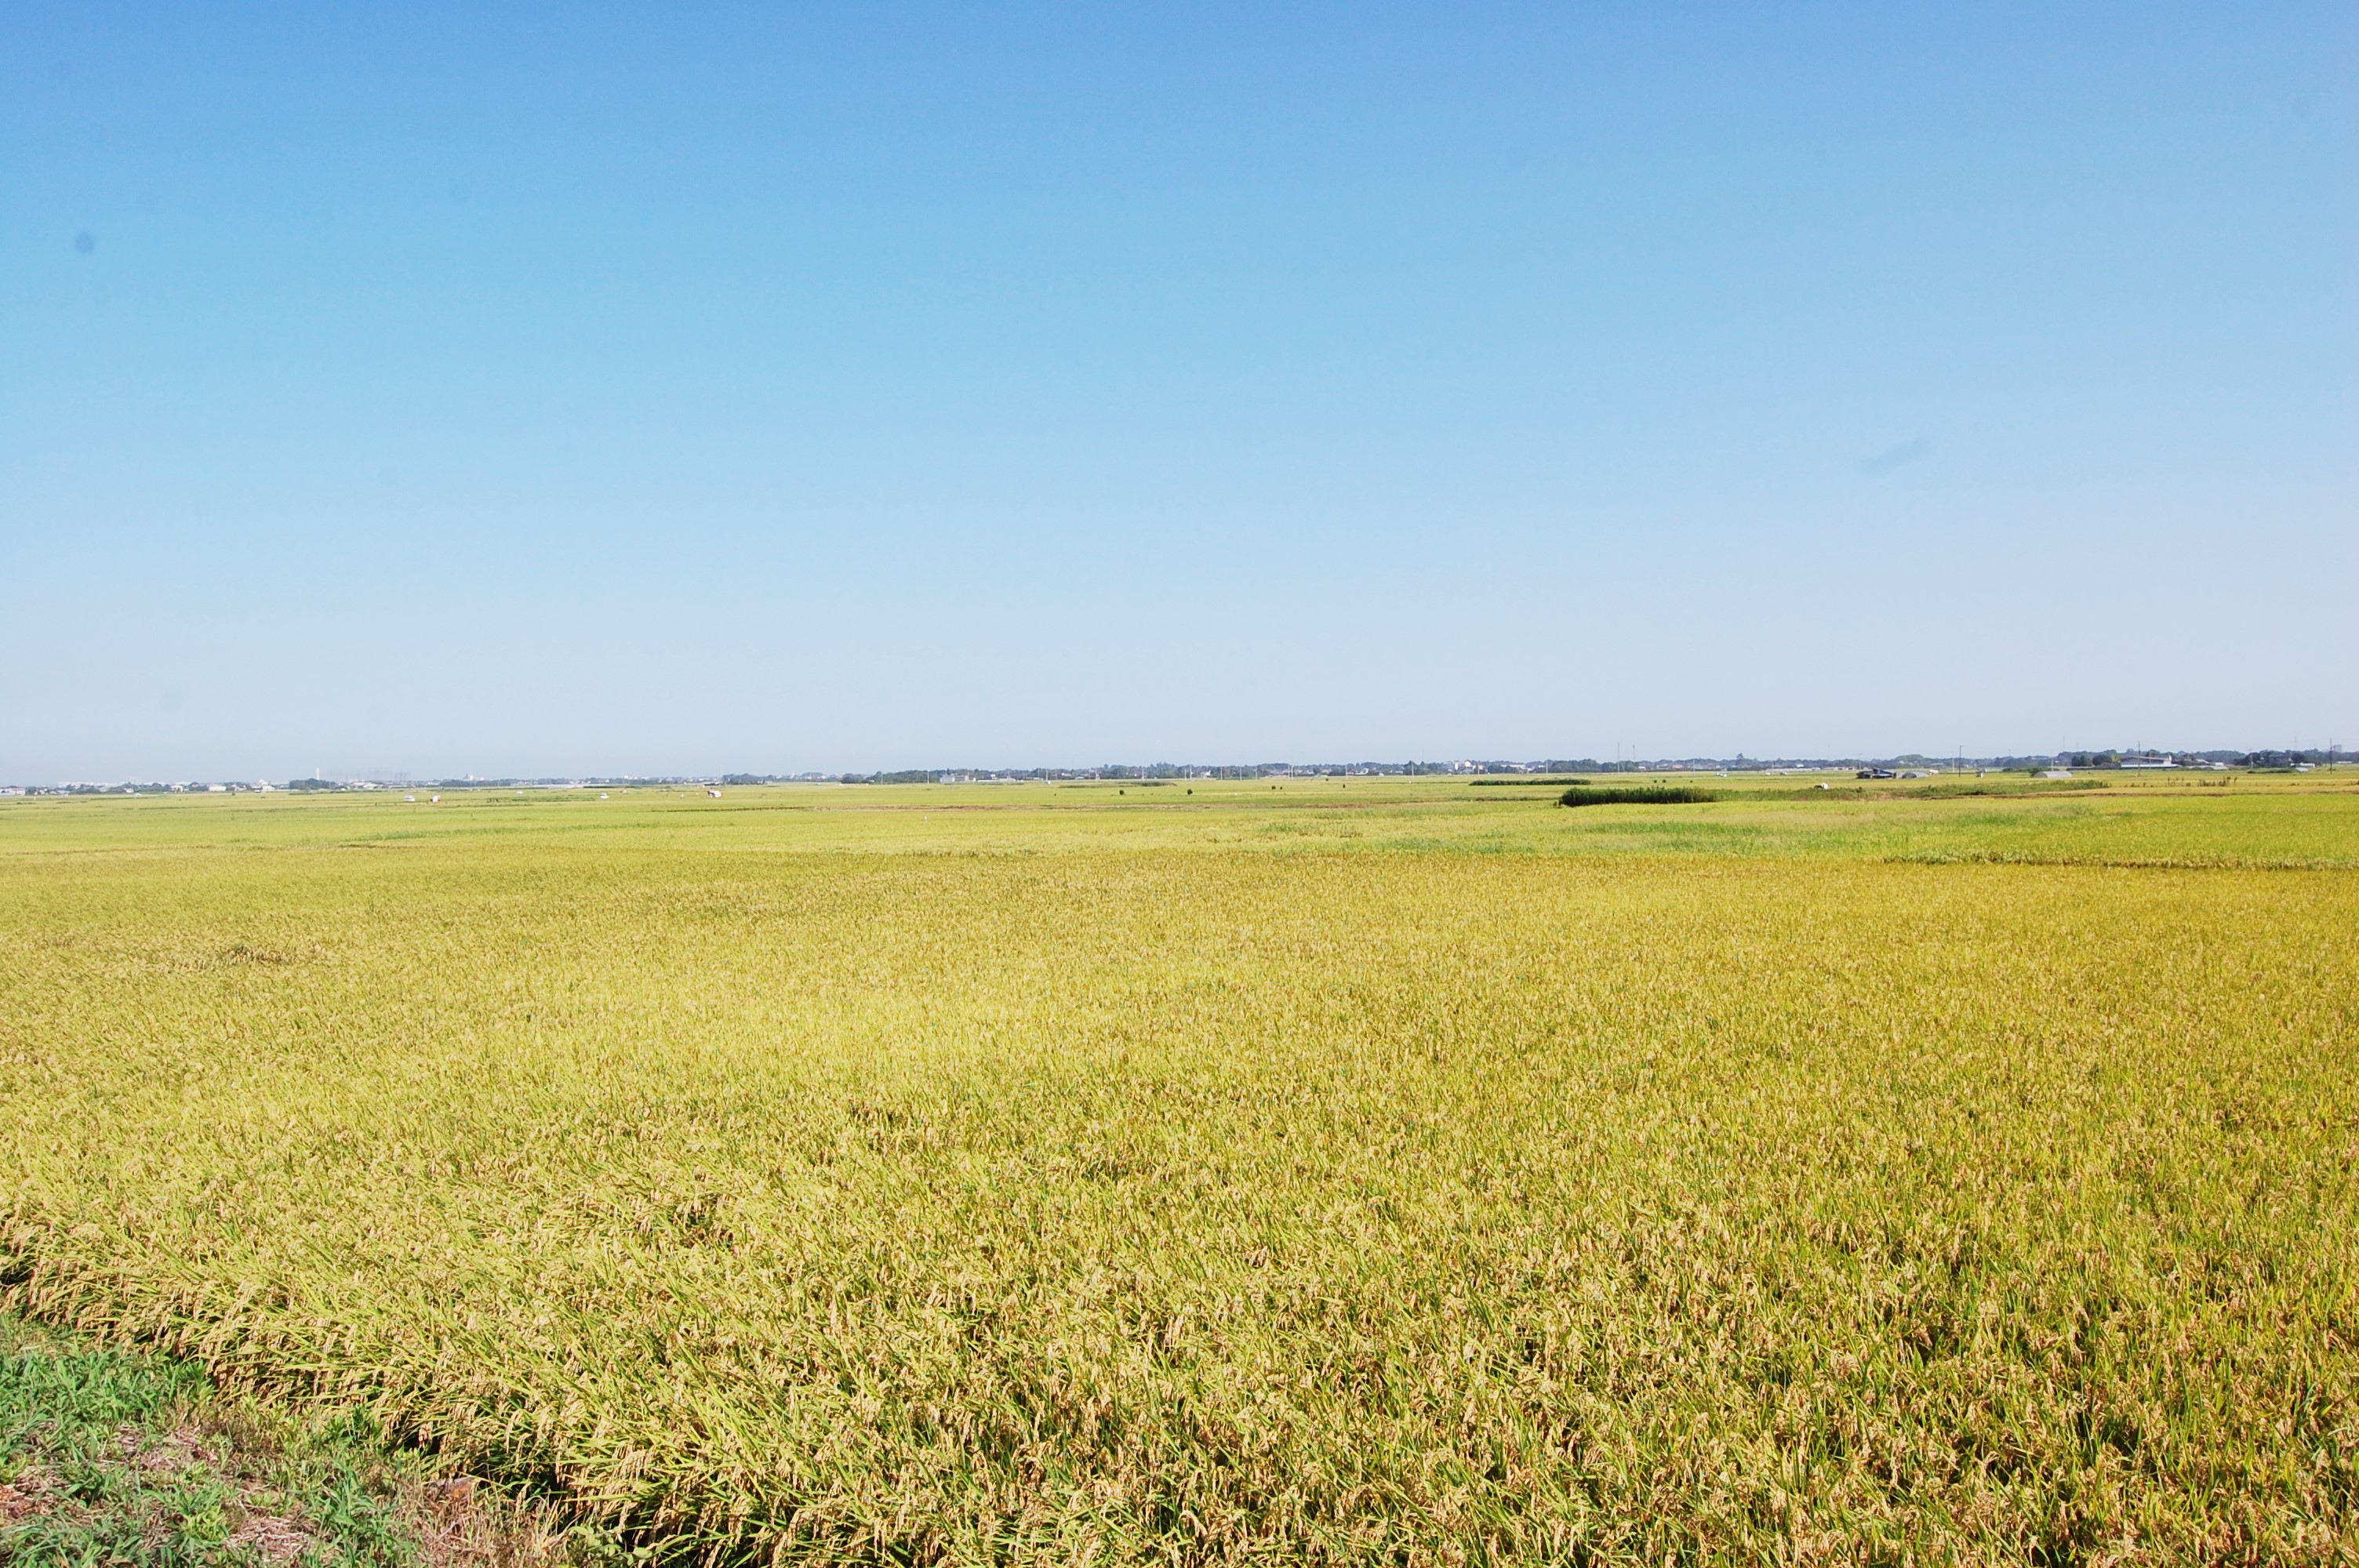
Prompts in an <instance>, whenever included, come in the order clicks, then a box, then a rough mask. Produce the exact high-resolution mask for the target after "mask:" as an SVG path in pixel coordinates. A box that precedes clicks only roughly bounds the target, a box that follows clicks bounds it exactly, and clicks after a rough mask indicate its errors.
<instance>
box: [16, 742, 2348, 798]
mask: <svg viewBox="0 0 2359 1568" xmlns="http://www.w3.org/2000/svg"><path fill="white" fill-rule="evenodd" d="M2344 761H2345V759H2344V756H2343V748H2342V747H2340V746H2329V747H2326V748H2324V749H2322V750H2321V749H2314V748H2313V749H2308V750H2295V749H2288V750H2283V751H2261V752H2235V751H2214V752H2153V751H2141V750H2127V751H2106V752H2054V753H2050V754H2047V755H2036V756H2006V757H1967V756H1954V757H1927V756H1922V755H1919V753H1917V752H1908V753H1907V754H1905V755H1902V756H1897V757H1877V758H1861V757H1780V758H1763V757H1747V756H1745V755H1743V754H1741V753H1740V754H1739V755H1737V756H1734V757H1656V758H1646V759H1640V758H1616V759H1614V760H1613V761H1610V762H1601V761H1599V760H1598V759H1596V758H1594V757H1549V758H1546V759H1542V760H1538V761H1527V762H1507V761H1503V760H1498V759H1483V760H1476V759H1461V760H1459V761H1456V762H1309V763H1305V762H1245V763H1223V764H1219V765H1214V766H1203V765H1198V764H1193V763H1182V762H1151V763H1146V764H1142V765H1139V766H1131V765H1129V764H1126V763H1108V764H1106V765H1105V766H1103V767H1094V768H904V769H897V770H895V771H892V772H888V773H718V774H705V775H692V774H677V775H672V774H667V775H663V776H660V777H655V776H640V775H635V774H624V775H618V776H608V777H590V776H582V777H575V778H529V779H527V778H496V779H494V778H475V777H473V776H466V777H461V778H449V779H412V778H410V777H409V776H408V774H406V773H400V772H397V771H395V770H391V769H376V770H370V771H368V772H367V773H364V774H344V775H335V776H328V775H321V774H315V775H313V776H312V777H310V778H299V779H288V780H286V781H285V782H283V783H278V784H272V783H270V782H268V781H266V780H258V779H232V780H215V781H210V782H200V781H192V780H187V779H182V780H179V781H175V782H169V783H167V782H162V781H158V780H117V781H113V782H108V783H87V782H82V783H66V784H0V795H274V794H280V793H291V794H305V793H310V792H317V791H322V790H328V791H335V790H354V791H374V790H401V791H405V792H415V791H418V790H421V789H424V790H432V791H436V792H449V791H454V790H482V789H505V790H523V789H632V788H648V787H659V786H669V787H675V788H677V787H682V786H702V787H704V788H707V789H718V788H721V787H723V786H724V785H745V784H1086V783H1093V782H1102V781H1117V780H1120V781H1128V782H1133V783H1146V784H1158V783H1179V782H1181V781H1184V780H1190V779H1233V780H1246V779H1288V778H1306V779H1318V778H1347V779H1349V778H1386V777H1393V778H1398V777H1402V776H1405V775H1406V776H1423V775H1429V774H1436V773H1440V774H1464V775H1467V776H1470V777H1496V778H1503V779H1504V778H1514V777H1517V776H1519V775H1535V774H1544V775H1551V776H1553V775H1560V774H1575V773H1580V774H1592V775H1594V774H1610V773H1654V774H1663V773H1712V774H1731V775H1733V774H1737V773H1766V774H1795V775H1803V774H1811V773H1852V774H1854V775H1856V776H1857V777H1860V778H1870V779H1886V778H1889V779H1912V778H1932V777H1938V776H1940V775H1941V774H1943V773H1967V772H1970V773H2033V774H2045V775H2048V776H2051V777H2064V776H2070V775H2071V774H2073V773H2098V772H2105V771H2118V772H2159V771H2163V770H2171V769H2187V770H2203V771H2208V772H2227V771H2230V770H2243V771H2247V772H2277V773H2309V772H2311V771H2313V770H2315V769H2318V768H2321V767H2326V768H2333V767H2341V766H2343V764H2344Z"/></svg>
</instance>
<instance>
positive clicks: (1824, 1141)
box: [0, 774, 2359, 1563]
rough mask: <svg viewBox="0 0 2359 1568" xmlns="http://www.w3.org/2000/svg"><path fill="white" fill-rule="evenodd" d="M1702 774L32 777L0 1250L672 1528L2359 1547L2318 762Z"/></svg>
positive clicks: (228, 1349)
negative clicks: (1761, 778)
mask: <svg viewBox="0 0 2359 1568" xmlns="http://www.w3.org/2000/svg"><path fill="white" fill-rule="evenodd" d="M1711 782H1712V784H1713V786H1714V787H1715V788H1724V789H1730V790H1732V791H1733V792H1734V794H1733V796H1732V797H1731V798H1726V799H1723V800H1719V801H1716V802H1713V803H1711V804H1705V805H1689V806H1593V807H1589V808H1585V809H1582V810H1580V811H1566V810H1562V809H1560V808H1558V807H1556V806H1554V805H1553V795H1554V793H1555V792H1554V791H1530V792H1518V791H1516V790H1513V789H1498V788H1491V789H1484V790H1473V789H1470V788H1468V787H1467V786H1465V785H1464V784H1458V783H1448V782H1416V783H1410V782H1405V781H1393V782H1385V781H1375V780H1354V781H1352V783H1351V784H1350V786H1349V787H1348V788H1346V787H1344V786H1343V785H1342V784H1339V783H1337V782H1334V781H1325V782H1319V783H1312V782H1310V781H1301V780H1295V781H1285V782H1284V783H1283V784H1282V785H1277V786H1274V785H1273V784H1271V783H1270V782H1269V781H1264V782H1261V783H1256V784H1205V783H1196V784H1190V785H1171V786H1163V787H1157V788H1141V787H1138V786H1136V785H1131V786H1125V788H1126V793H1121V794H1117V793H1116V786H1113V785H1101V786H1088V787H1081V788H1071V789H1057V788H1050V787H1022V788H1016V787H995V786H962V787H953V788H934V789H884V788H875V789H870V788H779V789H775V790H763V791H729V792H726V794H725V795H724V798H723V799H721V800H718V801H714V800H708V799H706V798H704V797H703V795H702V793H701V791H700V792H697V793H696V794H695V795H685V794H680V793H676V792H662V791H640V792H614V798H612V799H609V800H601V799H599V798H597V797H596V795H594V794H591V795H582V794H572V795H538V794H537V795H532V796H527V797H521V798H519V797H516V796H498V797H495V796H490V795H481V794H473V795H452V796H449V797H446V800H445V802H444V803H443V804H442V805H441V806H430V805H427V804H423V803H421V804H417V805H411V804H408V803H406V802H403V801H401V800H400V799H399V798H398V797H397V796H394V797H384V796H377V797H361V796H350V795H346V796H336V797H331V798H323V799H315V800H294V799H269V800H256V799H252V798H235V799H231V800H227V801H223V800H218V799H216V800H178V801H156V800H141V801H60V800H49V799H36V800H25V801H12V802H0V914H5V921H6V931H7V934H8V935H7V943H8V947H7V951H8V955H9V956H8V961H7V963H6V964H5V966H0V1286H4V1287H5V1291H4V1292H0V1305H6V1306H15V1307H17V1308H20V1309H24V1310H28V1311H30V1312H33V1313H35V1314H39V1315H42V1316H45V1317H47V1318H49V1319H50V1320H52V1321H54V1322H58V1323H60V1324H62V1325H71V1326H73V1327H76V1328H79V1329H81V1330H83V1331H85V1332H89V1333H92V1334H95V1335H98V1336H103V1337H109V1338H113V1339H115V1340H118V1341H124V1342H131V1341H141V1342H147V1343H155V1344H160V1345H163V1346H168V1347H169V1348H171V1349H173V1350H176V1351H179V1352H182V1353H190V1354H194V1355H197V1356H200V1357H203V1358H204V1359H205V1360H206V1361H207V1362H208V1363H209V1364H210V1365H211V1366H212V1368H214V1369H215V1370H216V1372H217V1373H218V1374H219V1375H221V1376H223V1378H224V1379H227V1380H229V1381H231V1382H233V1383H242V1384H246V1385H251V1386H255V1387H258V1388H262V1389H265V1390H273V1391H277V1392H285V1393H294V1394H301V1395H306V1396H310V1397H315V1398H323V1399H328V1400H350V1401H354V1402H360V1403H364V1404H366V1405H368V1406H370V1407H372V1408H373V1409H374V1411H375V1412H376V1413H377V1414H378V1415H379V1416H381V1417H382V1418H383V1419H384V1420H386V1422H389V1423H390V1424H391V1426H392V1427H393V1428H394V1429H395V1430H397V1431H398V1432H401V1433H408V1434H410V1435H412V1436H414V1437H416V1438H419V1439H420V1440H423V1441H425V1442H428V1443H431V1444H441V1445H444V1446H446V1447H448V1448H450V1449H451V1450H454V1451H456V1452H457V1453H458V1454H461V1455H462V1456H463V1457H464V1458H465V1459H466V1461H467V1462H468V1463H470V1464H472V1465H475V1466H477V1467H479V1468H480V1469H483V1470H485V1471H488V1472H491V1473H495V1474H497V1475H499V1476H505V1477H508V1478H510V1479H513V1480H516V1481H518V1482H521V1483H530V1484H538V1485H540V1486H543V1487H554V1488H561V1489H562V1490H564V1491H565V1492H568V1493H570V1494H571V1496H573V1497H574V1498H577V1499H579V1500H580V1501H581V1502H582V1504H583V1505H584V1506H585V1507H587V1508H589V1509H594V1510H601V1511H603V1512H604V1513H606V1514H607V1515H609V1516H610V1517H613V1518H614V1519H617V1520H619V1521H620V1522H623V1523H625V1524H626V1525H628V1526H631V1527H634V1528H639V1529H645V1530H650V1531H652V1532H654V1533H653V1534H652V1535H651V1537H650V1539H654V1540H658V1541H660V1542H661V1543H662V1544H663V1546H664V1547H665V1549H666V1550H669V1551H696V1552H715V1553H738V1554H744V1555H747V1556H754V1555H767V1556H775V1557H777V1558H779V1559H784V1560H811V1561H831V1562H832V1561H840V1560H843V1558H845V1557H847V1556H850V1557H855V1558H858V1557H865V1558H871V1559H877V1560H891V1561H899V1562H908V1561H948V1562H961V1563H968V1562H983V1561H1003V1562H1004V1561H1027V1560H1036V1559H1037V1560H1043V1561H1045V1560H1056V1561H1060V1562H1064V1561H1073V1562H1096V1563H1124V1562H1148V1561H1155V1562H1198V1561H1210V1560H1222V1561H1231V1560H1234V1561H1266V1562H1271V1563H1281V1562H1283V1563H1299V1562H1303V1561H1343V1560H1348V1561H1355V1562H1356V1561H1392V1562H1403V1563H1428V1562H1432V1563H1443V1562H1448V1563H1461V1562H1470V1561H1476V1560H1488V1561H1503V1560H1515V1561H1560V1562H1567V1563H1571V1562H1608V1561H1629V1562H1634V1563H1635V1562H1647V1563H1662V1562H1664V1561H1666V1560H1667V1559H1669V1560H1676V1561H1681V1562H1689V1563H1693V1562H1703V1561H1778V1560H1786V1561H1802V1560H1822V1559H1823V1560H1836V1561H1877V1562H1892V1563H1899V1562H1907V1561H1914V1562H1938V1561H1945V1560H1963V1561H1984V1562H1993V1563H1999V1562H2008V1563H2013V1562H2024V1561H2049V1562H2066V1561H2071V1562H2081V1561H2089V1562H2095V1561H2120V1562H2156V1563H2162V1562H2185V1561H2202V1560H2213V1561H2234V1562H2252V1563H2259V1562H2275V1561H2292V1560H2303V1559H2307V1560H2318V1561H2347V1560H2348V1559H2349V1558H2350V1556H2351V1555H2352V1553H2353V1552H2354V1550H2359V1545H2354V1541H2359V1537H2354V1510H2359V1294H2354V1280H2355V1279H2359V1276H2354V1263H2359V1239H2354V1237H2359V1188H2355V1187H2354V1179H2359V1170H2354V1167H2359V1082H2354V1076H2359V1061H2354V1043H2355V1042H2354V1022H2359V1020H2354V1012H2359V941H2354V932H2359V876H2354V871H2355V870H2359V791H2354V790H2352V789H2351V788H2350V787H2349V786H2348V785H2347V784H2344V783H2343V782H2341V781H2339V780H2338V779H2336V778H2334V777H2332V776H2331V775H2325V774H2321V775H2317V776H2315V777H2313V778H2311V779H2308V780H2303V781H2299V783H2294V784H2271V783H2269V782H2267V781H2262V780H2254V779H2239V780H2238V781H2237V782H2236V783H2235V784H2234V785H2233V786H2231V787H2224V788H2203V787H2195V785H2194V784H2193V782H2192V781H2173V782H2172V783H2171V784H2169V785H2168V786H2167V787H2166V786H2165V785H2161V784H2155V785H2146V784H2139V785H2127V784H2125V785H2124V786H2122V787H2116V788H2114V789H2107V790H2098V791H2081V792H2077V793H2075V792H2064V791H2057V790H2049V791H2045V792H2040V791H2037V790H2028V791H2027V789H2017V790H2015V791H2014V792H2013V793H2006V794H1995V795H1946V796H1945V795H1942V794H1940V792H1937V791H1933V790H1930V789H1917V790H1907V789H1889V790H1886V791H1884V792H1883V793H1881V794H1877V795H1864V794H1857V793H1854V792H1853V791H1852V789H1851V788H1850V784H1849V781H1843V782H1844V784H1845V786H1846V787H1845V788H1844V789H1843V790H1841V791H1827V792H1815V793H1814V792H1811V791H1810V790H1809V788H1808V784H1807V781H1805V782H1804V783H1803V784H1802V785H1801V786H1800V787H1799V788H1796V787H1793V786H1792V785H1791V784H1789V783H1788V782H1785V781H1781V782H1779V783H1778V784H1776V785H1775V786H1762V785H1757V784H1744V783H1742V782H1739V783H1736V784H1729V783H1726V782H1724V781H1718V780H1714V781H1711ZM1190 789H1192V791H1193V792H1194V793H1192V794H1190V793H1186V792H1187V791H1188V790H1190Z"/></svg>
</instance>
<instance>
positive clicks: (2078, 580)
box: [0, 0, 2359, 781]
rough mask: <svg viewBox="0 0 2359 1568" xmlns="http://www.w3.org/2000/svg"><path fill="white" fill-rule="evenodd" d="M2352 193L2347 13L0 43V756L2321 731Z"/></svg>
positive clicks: (2348, 502) (1824, 11) (2355, 287)
mask: <svg viewBox="0 0 2359 1568" xmlns="http://www.w3.org/2000/svg"><path fill="white" fill-rule="evenodd" d="M1674 13H1676V14H1674ZM2354 152H2359V13H2354V12H2353V11H2352V10H2351V8H2350V7H2348V6H2347V5H2315V6H2259V7H2236V8H2230V7H2220V6H2209V7H2196V6H2187V7H2162V6H2151V5H2140V6H2128V5H2125V6H2120V7H2114V8H2096V7H2069V8H2061V9H2060V8H2057V7H2051V6H2037V7H2035V6H2025V7H2020V8H2012V9H2010V8H2007V7H2004V6H1998V5H1990V6H1973V7H1964V6H1961V7H1952V8H1949V9H1947V10H1940V9H1936V8H1931V7H1897V6H1858V7H1845V6H1784V7H1774V8H1773V7H1761V8H1695V9H1680V8H1672V7H1648V6H1637V5H1626V6H1606V7H1573V6H1560V7H1517V6H1504V5H1503V6H1487V7H1474V6H1440V5H1436V6H1431V7H1424V8H1411V7H1394V6H1366V5H1352V6H1344V5H1329V6H1312V5H1295V6H1283V7H1271V6H1266V5H1256V6H1235V7H1219V6H1210V5H1207V6H1189V7H1179V6H1173V7H1168V8H1156V9H1149V8H1121V7H1111V6H1101V7H1080V6H1075V7H1071V8H1061V9H1047V8H1018V7H1013V6H1010V7H1001V8H984V7H971V8H970V7H961V8H949V7H943V8H928V7H893V6H863V7H835V8H827V9H811V10H794V9H788V8H779V7H769V6H763V7H750V6H749V7H745V8H742V9H736V8H725V7H718V6H705V7H670V8H658V7H652V6H650V7H645V8H625V7H619V6H602V5H566V6H562V7H560V6H548V7H541V8H535V7H527V6H500V5H494V6H463V7H461V6H450V7H442V6H434V5H418V6H409V7H379V8H365V9H364V8H362V7H343V8H336V7H322V6H317V5H310V6H294V5H289V6H287V7H285V8H281V9H272V8H266V7H260V6H229V5H204V6H183V7H174V6H168V5H147V6H121V7H114V6H92V5H72V6H67V5H46V4H41V3H38V0H19V3H17V4H15V5H10V6H8V7H6V8H5V10H0V624H5V628H6V633H7V638H6V642H7V649H6V653H5V657H0V778H13V779H16V780H19V781H46V780H49V779H52V778H117V777H125V776H139V777H170V778H177V777H198V778H210V777H225V776H245V777H253V776H265V775H267V776H270V777H274V778H275V777H283V776H287V775H288V774H291V773H309V772H310V771H311V770H312V769H313V768H314V767H321V768H325V769H327V770H329V771H331V772H334V771H338V770H342V769H359V768H372V767H398V768H404V769H408V771H410V772H412V773H421V774H423V773H457V772H461V771H468V770H472V771H473V772H476V773H527V774H534V773H570V772H577V771H594V772H625V771H631V772H674V771H696V770H706V769H720V768H747V769H757V770H770V769H776V770H782V771H783V770H800V769H804V768H820V769H841V768H873V767H892V766H914V765H924V764H944V765H947V764H959V763H970V764H985V765H991V764H1006V765H1016V764H1033V763H1086V762H1102V761H1130V762H1138V761H1154V760H1190V761H1212V760H1258V759H1274V758H1292V759H1300V760H1310V759H1342V758H1361V757H1388V758H1397V757H1408V756H1417V757H1448V756H1461V755H1479V756H1547V755H1555V756H1566V755H1581V754H1595V755H1601V756H1610V755H1612V754H1614V751H1615V750H1616V749H1617V748H1621V749H1625V750H1628V751H1634V752H1637V753H1639V754H1648V755H1652V754H1684V753H1730V752H1737V751H1740V750H1741V751H1744V752H1748V753H1751V754H1755V755H1761V754H1775V753H1788V754H1792V753H1813V752H1831V753H1842V754H1848V753H1881V752H1894V751H1899V750H1903V749H1918V750H1923V751H1927V752H1947V751H1951V750H1955V749H1959V748H1962V749H1964V750H1966V751H1968V752H2002V751H2006V752H2024V751H2034V750H2047V749H2052V748H2055V747H2058V746H2060V745H2065V744H2071V745H2074V746H2093V745H2108V744H2151V745H2160V746H2180V745H2185V746H2198V745H2201V746H2211V745H2240V746H2241V745H2258V744H2265V743H2266V744H2288V743H2295V744H2313V745H2314V744H2324V743H2325V742H2327V741H2330V740H2340V741H2343V742H2344V743H2346V744H2354V745H2359V680H2354V676H2359V660H2354V647H2359V643H2354V628H2359V528H2354V522H2353V520H2354V518H2359V461H2354V458H2359V447H2354V428H2359V427H2355V426H2354V412H2359V403H2354V367H2359V179H2354Z"/></svg>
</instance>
